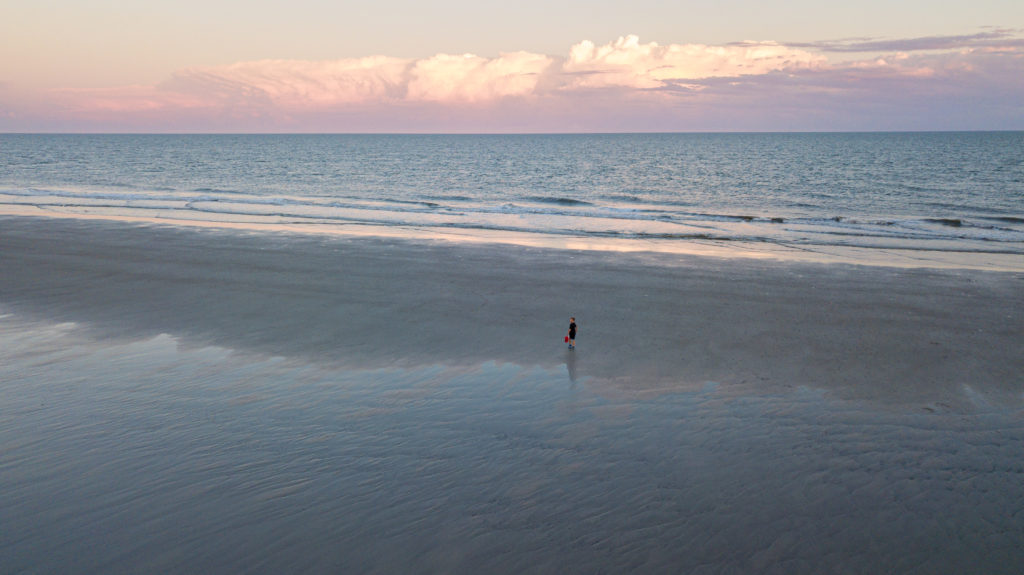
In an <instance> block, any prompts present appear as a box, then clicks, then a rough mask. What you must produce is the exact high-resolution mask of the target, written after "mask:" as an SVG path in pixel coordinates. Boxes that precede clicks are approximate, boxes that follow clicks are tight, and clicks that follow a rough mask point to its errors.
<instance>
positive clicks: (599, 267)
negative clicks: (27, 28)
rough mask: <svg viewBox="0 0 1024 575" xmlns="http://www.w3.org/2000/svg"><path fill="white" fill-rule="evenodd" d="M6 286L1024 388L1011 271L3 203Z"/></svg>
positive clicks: (270, 336)
mask: <svg viewBox="0 0 1024 575" xmlns="http://www.w3.org/2000/svg"><path fill="white" fill-rule="evenodd" d="M0 242H2V243H0V246H2V247H3V250H2V253H0V265H2V266H3V270H4V273H3V274H2V277H0V302H2V303H3V305H5V306H6V307H9V308H11V309H13V310H15V311H18V312H20V313H25V314H28V315H30V316H32V317H39V318H45V319H48V320H51V321H62V322H77V323H81V324H83V325H84V326H87V327H88V328H89V329H93V330H96V331H98V332H99V333H101V334H103V336H104V337H112V338H130V339H137V338H141V337H152V336H155V335H159V334H171V335H173V336H175V337H178V338H180V339H182V340H183V341H185V342H187V343H191V344H194V345H205V344H215V345H221V346H224V347H228V348H232V349H244V350H249V351H254V352H258V353H263V354H269V355H281V356H285V357H300V358H304V359H306V360H309V361H314V362H321V363H322V362H327V363H332V362H337V363H338V364H345V365H359V366H365V367H379V366H388V365H401V366H418V365H473V364H478V363H481V362H485V361H495V362H511V363H515V364H517V365H522V366H533V365H537V366H543V367H550V366H553V365H559V364H563V363H566V353H565V350H564V345H562V338H563V336H564V332H565V329H566V326H567V325H568V319H569V317H570V316H575V317H577V318H578V323H579V325H580V335H579V340H578V342H577V343H578V346H577V351H576V353H575V354H574V355H573V356H571V357H572V358H573V363H574V365H575V367H574V369H575V374H576V376H577V377H586V378H591V379H592V380H593V384H594V385H601V386H608V387H609V388H614V389H618V390H621V391H625V392H644V391H657V390H661V389H678V388H686V387H694V386H698V387H699V386H701V385H704V383H706V382H708V381H713V382H717V383H721V384H723V385H731V386H743V385H748V386H752V387H753V388H755V389H763V388H765V387H773V386H783V387H794V386H811V387H815V388H820V389H827V390H830V391H832V392H834V393H837V394H839V395H840V396H843V397H859V398H865V399H879V400H881V401H884V402H889V401H901V402H903V401H909V402H917V403H921V404H922V405H929V404H931V403H935V402H954V403H956V402H960V401H962V400H963V398H964V387H965V386H969V387H970V388H971V389H973V390H975V391H978V392H980V393H983V394H986V395H992V396H993V397H994V398H995V400H997V401H1020V399H1021V397H1020V392H1021V389H1022V387H1021V386H1022V381H1024V379H1022V377H1024V376H1022V375H1021V374H1022V372H1024V275H1022V274H1020V273H989V272H978V271H956V270H941V271H940V270H922V269H908V270H901V269H892V268H874V267H866V266H853V265H842V264H835V265H827V264H796V263H780V262H775V261H758V260H749V259H723V258H706V257H686V256H678V255H665V254H636V253H634V254H618V253H609V252H592V251H568V250H545V249H538V248H529V247H515V246H487V245H461V244H450V243H427V242H406V241H401V240H375V239H369V238H354V239H345V238H331V237H318V236H302V235H259V234H245V233H237V232H230V231H218V230H199V231H197V230H190V229H178V228H170V227H146V226H134V225H130V224H129V225H124V224H112V223H109V222H91V221H69V220H38V219H34V218H25V219H19V218H12V219H6V220H3V221H2V225H0Z"/></svg>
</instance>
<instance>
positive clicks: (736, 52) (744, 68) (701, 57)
mask: <svg viewBox="0 0 1024 575" xmlns="http://www.w3.org/2000/svg"><path fill="white" fill-rule="evenodd" d="M824 63H825V58H824V57H823V56H819V55H817V54H813V53H811V52H808V51H806V50H801V49H794V48H788V47H786V46H783V45H781V44H777V43H774V42H759V43H744V44H742V45H733V46H705V45H702V44H670V45H668V46H659V45H658V44H657V43H656V42H650V43H647V44H641V43H640V39H639V38H637V37H636V36H624V37H621V38H619V39H618V40H616V41H615V42H611V43H608V44H605V45H604V46H596V45H595V44H594V43H593V42H590V41H583V42H580V43H579V44H576V45H575V46H573V47H572V49H571V50H570V52H569V58H568V60H566V62H565V65H564V66H563V69H564V71H565V72H566V73H567V74H571V75H573V78H572V80H571V81H569V82H568V84H567V87H568V88H570V89H571V88H604V87H612V86H619V87H626V88H634V89H651V88H659V87H663V86H665V85H668V84H674V83H680V82H686V81H688V80H700V79H705V78H715V77H731V76H744V75H755V74H765V73H768V72H773V71H777V70H784V69H789V68H807V67H812V66H819V65H822V64H824Z"/></svg>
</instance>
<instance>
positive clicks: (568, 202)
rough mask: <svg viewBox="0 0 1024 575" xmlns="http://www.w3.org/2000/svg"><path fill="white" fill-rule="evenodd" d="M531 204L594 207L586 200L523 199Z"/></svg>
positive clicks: (544, 197)
mask: <svg viewBox="0 0 1024 575" xmlns="http://www.w3.org/2000/svg"><path fill="white" fill-rule="evenodd" d="M523 199H524V200H526V201H529V202H536V203H538V204H556V205H559V206H593V205H594V204H593V203H591V202H587V201H584V200H576V199H573V198H549V197H547V196H527V197H525V198H523Z"/></svg>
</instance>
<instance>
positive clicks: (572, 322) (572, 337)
mask: <svg viewBox="0 0 1024 575" xmlns="http://www.w3.org/2000/svg"><path fill="white" fill-rule="evenodd" d="M569 349H576V318H574V317H570V318H569Z"/></svg>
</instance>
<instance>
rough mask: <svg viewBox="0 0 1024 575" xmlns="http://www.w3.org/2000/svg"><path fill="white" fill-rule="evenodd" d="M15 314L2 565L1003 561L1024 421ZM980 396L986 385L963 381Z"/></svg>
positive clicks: (1010, 552)
mask: <svg viewBox="0 0 1024 575" xmlns="http://www.w3.org/2000/svg"><path fill="white" fill-rule="evenodd" d="M565 358H566V359H565V362H566V363H565V365H564V366H560V367H557V368H540V367H530V366H520V365H516V364H495V363H485V364H482V365H477V366H474V367H468V368H467V367H462V368H458V369H456V368H450V367H446V366H444V365H435V366H425V367H417V368H398V367H383V368H379V369H373V370H366V369H355V368H352V369H349V368H346V367H345V366H344V365H339V364H338V362H337V361H336V360H334V359H332V360H331V361H325V362H318V361H315V359H310V358H305V359H303V360H296V359H286V358H282V357H270V356H265V355H260V354H255V353H252V352H240V351H232V350H228V349H224V348H218V347H196V346H194V345H190V344H188V343H187V342H184V341H179V340H177V339H175V338H173V337H171V336H167V335H162V336H158V337H154V338H147V339H141V340H133V339H121V340H111V339H106V338H103V337H99V336H97V335H96V333H95V332H90V331H88V330H83V329H80V328H79V327H77V326H75V325H73V324H51V323H45V322H40V321H29V320H26V319H24V318H23V317H20V316H17V315H13V314H8V315H4V316H2V317H0V381H3V382H4V383H3V385H2V386H0V405H2V406H3V408H2V410H0V437H2V439H3V451H2V457H0V469H2V473H0V509H2V510H3V512H2V513H0V571H2V572H4V573H21V572H26V573H62V572H106V573H119V572H122V573H128V572H132V573H138V572H164V573H172V572H173V573H196V572H225V573H226V572H243V571H244V572H250V573H280V572H297V573H328V572H368V573H396V572H403V573H416V572H462V573H470V572H473V573H477V572H495V573H512V572H517V573H518V572H549V573H555V572H559V573H565V572H580V573H595V572H625V571H630V570H634V571H640V572H690V573H749V572H769V573H800V572H803V573H820V572H857V573H866V572H901V573H962V572H986V573H1011V572H1016V570H1017V566H1019V565H1020V563H1021V560H1022V559H1024V551H1022V549H1024V516H1022V512H1021V509H1024V462H1022V461H1021V459H1020V454H1021V453H1024V419H1022V414H1021V413H1020V411H1019V408H1004V407H1001V406H999V405H992V404H989V403H988V402H987V401H986V400H985V399H984V398H983V397H981V396H978V397H975V398H973V399H974V404H973V405H972V406H969V407H958V408H952V407H949V406H943V405H935V406H931V407H929V408H928V409H921V408H920V407H915V408H904V407H899V406H896V407H893V406H886V405H881V404H877V403H871V402H865V401H849V400H843V399H839V398H837V397H836V396H835V395H834V394H828V393H824V392H822V391H819V390H815V389H811V388H807V387H797V388H794V389H792V390H789V391H784V392H782V391H780V390H779V388H778V387H773V388H772V391H770V392H769V391H765V392H763V393H757V392H756V391H751V389H750V388H749V387H746V388H744V389H743V390H742V391H741V390H738V389H736V388H730V387H729V386H727V385H724V384H720V383H716V382H702V384H701V385H696V386H693V387H692V388H691V389H692V391H687V392H675V393H667V392H666V393H660V394H657V395H654V396H651V395H647V396H638V395H630V394H629V393H608V392H607V390H605V389H601V388H598V387H595V386H592V385H591V382H590V381H589V380H588V379H587V378H586V377H582V378H577V379H576V380H575V381H574V380H573V379H572V378H570V374H571V373H572V368H573V367H574V365H573V361H574V356H572V355H570V354H568V353H567V354H566V356H565ZM968 391H969V390H968Z"/></svg>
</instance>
